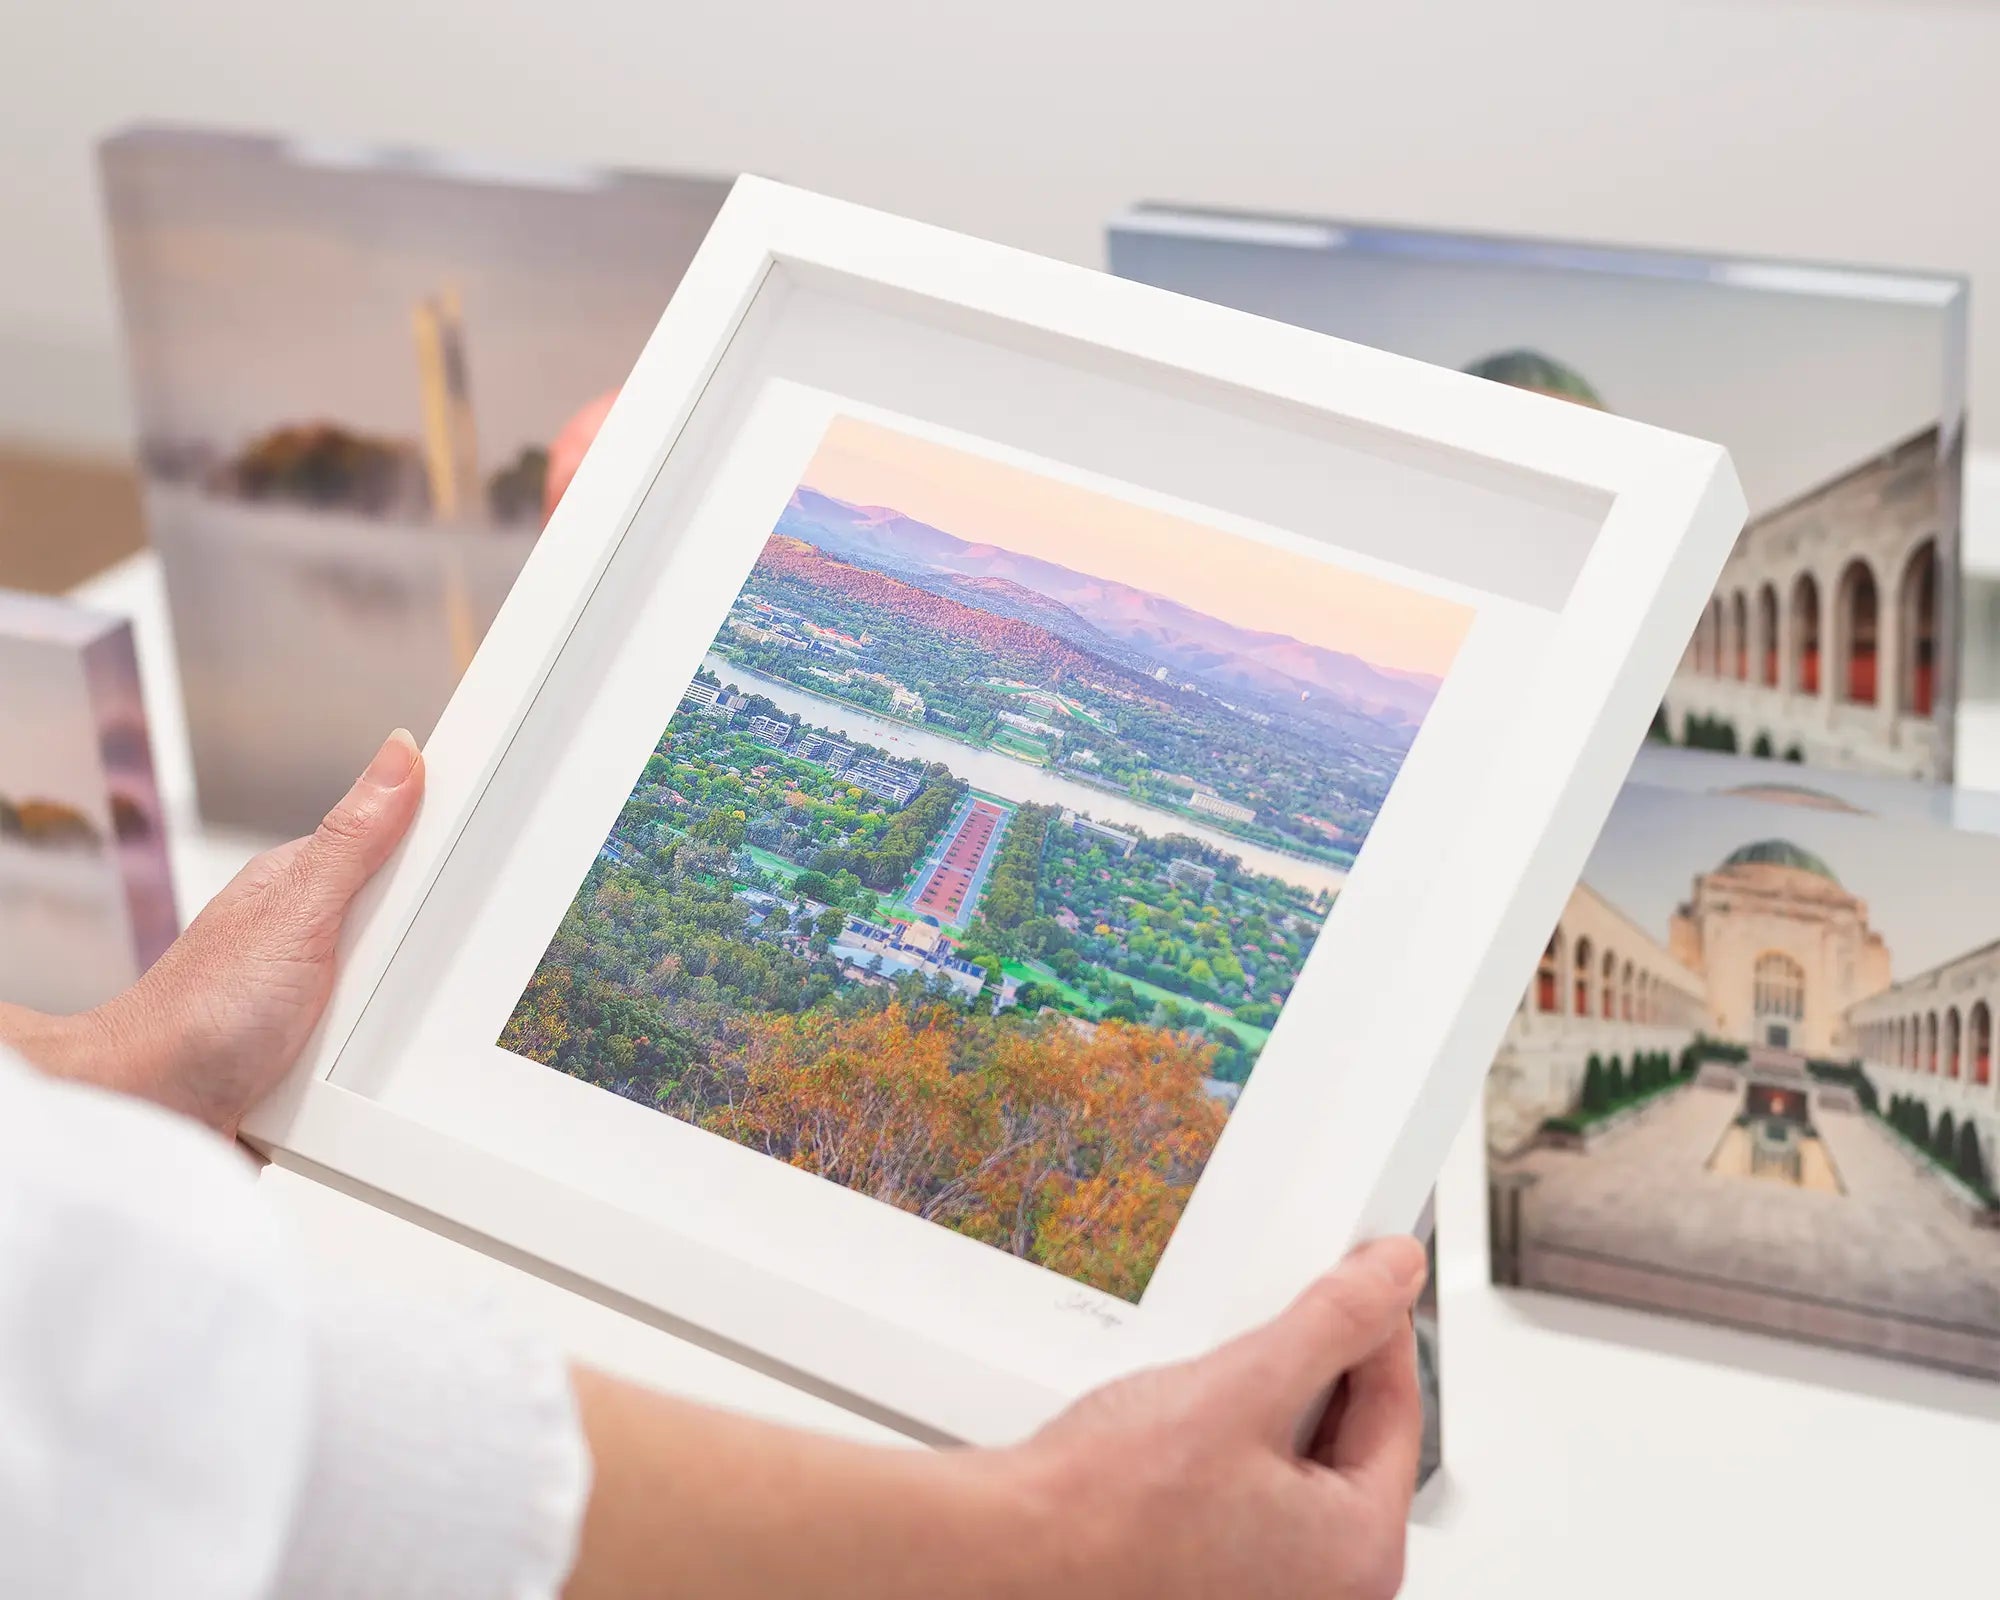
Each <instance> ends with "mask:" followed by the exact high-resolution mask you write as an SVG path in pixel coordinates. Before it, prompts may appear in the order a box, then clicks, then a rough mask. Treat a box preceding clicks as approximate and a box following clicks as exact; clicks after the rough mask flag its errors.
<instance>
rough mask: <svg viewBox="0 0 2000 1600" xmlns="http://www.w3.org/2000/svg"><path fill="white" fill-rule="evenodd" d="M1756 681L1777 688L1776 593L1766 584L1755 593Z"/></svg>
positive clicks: (1769, 687) (1770, 687)
mask: <svg viewBox="0 0 2000 1600" xmlns="http://www.w3.org/2000/svg"><path fill="white" fill-rule="evenodd" d="M1757 681H1758V682H1759V683H1761V684H1763V686H1764V687H1765V688H1767V689H1775V688H1777V687H1778V591H1777V590H1776V589H1774V588H1772V587H1771V586H1770V585H1769V584H1768V583H1767V584H1765V585H1764V587H1763V588H1761V589H1759V590H1758V591H1757Z"/></svg>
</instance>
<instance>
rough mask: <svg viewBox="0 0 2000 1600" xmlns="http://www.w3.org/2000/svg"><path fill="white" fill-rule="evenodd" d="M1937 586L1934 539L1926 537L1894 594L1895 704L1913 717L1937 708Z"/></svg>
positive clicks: (1927, 714) (1911, 557)
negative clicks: (1897, 627)
mask: <svg viewBox="0 0 2000 1600" xmlns="http://www.w3.org/2000/svg"><path fill="white" fill-rule="evenodd" d="M1937 588H1938V572H1937V541H1936V540H1934V539H1926V540H1925V541H1924V542H1923V543H1922V544H1920V545H1918V546H1917V548H1916V550H1915V551H1913V552H1912V553H1911V556H1910V559H1909V562H1908V564H1907V565H1906V566H1905V567H1904V568H1903V577H1902V581H1901V583H1900V584H1899V585H1898V586H1897V596H1896V616H1897V620H1898V622H1899V623H1900V624H1901V632H1902V640H1903V649H1902V657H1903V659H1902V662H1901V664H1900V671H1899V673H1898V680H1899V681H1898V686H1897V705H1898V707H1899V709H1901V710H1903V711H1906V712H1908V713H1909V714H1910V715H1911V716H1913V717H1928V716H1930V715H1931V714H1932V712H1933V711H1935V710H1936V708H1937V632H1938V623H1937V603H1938V602H1937Z"/></svg>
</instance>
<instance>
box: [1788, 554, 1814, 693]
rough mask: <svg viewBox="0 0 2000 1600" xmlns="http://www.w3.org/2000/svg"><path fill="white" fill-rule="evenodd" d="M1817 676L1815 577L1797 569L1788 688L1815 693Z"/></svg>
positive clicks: (1793, 587) (1793, 592) (1795, 691)
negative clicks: (1789, 682) (1790, 677)
mask: <svg viewBox="0 0 2000 1600" xmlns="http://www.w3.org/2000/svg"><path fill="white" fill-rule="evenodd" d="M1819 679H1820V671H1819V580H1818V579H1817V578H1815V577H1814V576H1813V575H1812V574H1811V573H1810V572H1801V573H1800V574H1799V576H1798V581H1797V582H1795V583H1794V584H1793V585H1792V681H1791V688H1792V691H1793V692H1794V693H1795V694H1805V695H1817V694H1818V693H1819V687H1820V684H1819Z"/></svg>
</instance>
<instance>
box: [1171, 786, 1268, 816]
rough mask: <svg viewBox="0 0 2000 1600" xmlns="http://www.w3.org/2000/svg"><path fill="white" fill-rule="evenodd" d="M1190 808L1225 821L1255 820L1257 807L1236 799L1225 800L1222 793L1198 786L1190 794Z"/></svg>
mask: <svg viewBox="0 0 2000 1600" xmlns="http://www.w3.org/2000/svg"><path fill="white" fill-rule="evenodd" d="M1188 810H1190V811H1199V812H1201V813H1202V814H1203V815H1204V816H1210V817H1220V818H1221V819H1222V820H1223V821H1224V822H1255V821H1256V820H1257V812H1256V809H1255V808H1254V807H1252V806H1245V805H1238V804H1237V803H1236V802H1235V801H1234V800H1225V799H1223V798H1222V796H1221V795H1219V794H1216V793H1214V792H1213V791H1211V790H1208V789H1201V788H1197V789H1196V790H1195V792H1194V793H1193V794H1191V795H1189V796H1188Z"/></svg>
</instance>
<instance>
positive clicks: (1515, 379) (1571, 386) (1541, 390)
mask: <svg viewBox="0 0 2000 1600" xmlns="http://www.w3.org/2000/svg"><path fill="white" fill-rule="evenodd" d="M1465 370H1466V371H1467V372H1469V373H1471V374H1472V376H1473V377H1475V378H1491V379H1492V380H1493V381H1494V382H1495V383H1504V384H1506V385H1508V386H1509V387H1510V388H1515V389H1532V390H1533V391H1534V392H1535V393H1536V394H1548V395H1554V396H1555V397H1556V398H1557V399H1559V400H1574V401H1576V402H1577V403H1578V404H1579V405H1586V406H1591V407H1593V408H1594V409H1596V410H1598V411H1603V410H1605V409H1606V407H1605V404H1604V402H1603V400H1602V399H1600V398H1599V397H1598V393H1597V391H1596V390H1595V389H1593V388H1591V386H1590V385H1589V384H1588V383H1586V382H1585V381H1584V380H1583V377H1582V375H1581V374H1580V373H1578V372H1576V371H1575V370H1574V369H1572V368H1570V367H1566V366H1564V365H1563V364H1562V363H1561V362H1560V361H1557V360H1556V359H1555V358H1554V357H1552V356H1545V355H1543V354H1542V353H1541V351H1539V350H1503V351H1501V352H1500V353H1499V354H1498V355H1491V356H1488V357H1486V359H1485V360H1483V361H1475V362H1473V364H1472V365H1471V366H1469V367H1467V368H1466V369H1465Z"/></svg>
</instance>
